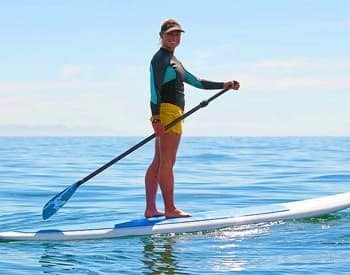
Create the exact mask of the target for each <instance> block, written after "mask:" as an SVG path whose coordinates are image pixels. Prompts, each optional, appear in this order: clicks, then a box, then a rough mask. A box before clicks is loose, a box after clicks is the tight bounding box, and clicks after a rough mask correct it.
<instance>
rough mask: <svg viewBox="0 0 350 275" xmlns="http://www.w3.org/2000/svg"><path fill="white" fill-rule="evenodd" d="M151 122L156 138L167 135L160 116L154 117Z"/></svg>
mask: <svg viewBox="0 0 350 275" xmlns="http://www.w3.org/2000/svg"><path fill="white" fill-rule="evenodd" d="M151 122H152V127H153V130H154V133H155V134H156V136H161V135H163V134H164V133H165V129H164V126H163V125H162V123H161V121H160V118H159V116H152V118H151Z"/></svg>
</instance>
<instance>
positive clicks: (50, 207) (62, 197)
mask: <svg viewBox="0 0 350 275" xmlns="http://www.w3.org/2000/svg"><path fill="white" fill-rule="evenodd" d="M228 90H229V89H224V90H221V91H220V92H218V93H216V94H215V95H213V96H212V97H210V98H208V99H207V100H203V101H202V102H201V103H199V104H198V105H197V106H196V107H194V108H192V109H191V110H189V111H188V112H186V113H185V114H183V115H182V116H180V117H178V118H176V119H175V120H174V121H172V122H170V123H169V124H167V125H166V126H165V127H164V128H165V129H166V130H168V129H169V128H171V127H173V126H174V125H175V124H176V123H178V122H180V121H181V120H183V119H185V118H186V117H188V116H190V115H191V114H193V113H194V112H196V111H197V110H199V109H201V108H203V107H206V106H207V105H208V104H209V102H210V101H212V100H214V99H215V98H217V97H219V96H221V95H222V94H224V93H225V92H227V91H228ZM155 136H156V135H155V134H152V135H150V136H149V137H147V138H145V139H144V140H142V141H141V142H139V143H138V144H136V145H134V146H133V147H131V148H130V149H128V150H126V151H125V152H124V153H122V154H120V155H119V156H117V157H115V158H114V159H112V160H111V161H110V162H108V163H106V164H105V165H103V166H101V167H100V168H98V169H97V170H95V171H94V172H92V173H91V174H89V175H87V176H86V177H85V178H83V179H81V180H79V181H77V182H76V183H74V184H73V185H71V186H69V187H67V188H66V189H64V190H63V191H62V192H60V193H58V194H57V195H56V196H54V197H53V198H52V199H51V200H49V201H48V202H47V203H46V204H45V206H44V208H43V212H42V217H43V219H44V220H46V219H48V218H50V217H51V216H52V215H53V214H55V213H56V212H57V211H58V210H59V209H60V208H61V207H62V206H63V205H64V204H65V203H66V202H67V201H68V200H69V199H70V198H71V196H73V194H74V193H75V191H76V190H77V189H78V187H79V186H80V185H82V184H83V183H85V182H87V181H88V180H89V179H91V178H93V177H94V176H96V175H97V174H99V173H101V172H102V171H103V170H105V169H107V168H108V167H110V166H112V165H113V164H114V163H116V162H117V161H119V160H121V159H122V158H124V157H126V156H127V155H129V154H130V153H132V152H133V151H135V150H136V149H138V148H140V147H141V146H143V145H144V144H146V143H147V142H149V141H150V140H152V139H153V138H155Z"/></svg>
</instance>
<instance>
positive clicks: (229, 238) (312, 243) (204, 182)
mask: <svg viewBox="0 0 350 275" xmlns="http://www.w3.org/2000/svg"><path fill="white" fill-rule="evenodd" d="M141 139H142V138H136V137H132V138H121V137H115V138H114V137H57V138H55V137H6V138H0V201H1V208H0V209H1V210H0V231H9V230H23V231H31V230H33V231H36V230H39V229H44V228H51V229H52V228H60V229H62V228H70V229H84V228H98V227H105V226H113V225H114V224H115V223H117V222H118V221H120V220H125V219H129V218H130V219H135V218H139V217H142V214H143V210H144V186H143V177H144V173H145V170H146V168H147V165H148V164H149V162H150V161H151V158H152V154H153V142H151V143H149V144H146V145H144V146H143V147H142V148H140V149H138V150H137V151H135V152H134V153H132V154H130V155H129V156H127V157H126V158H124V159H122V160H120V161H119V162H117V163H116V164H115V165H114V166H112V167H110V168H109V169H107V170H106V171H104V172H103V173H102V174H100V175H98V176H96V177H94V178H93V179H91V180H90V181H88V182H87V183H86V184H84V185H83V186H81V187H80V188H79V190H78V191H77V192H76V193H75V195H74V196H73V197H72V198H71V200H70V201H69V202H68V203H67V204H66V206H64V207H63V208H62V209H61V210H60V211H59V212H58V213H57V214H56V215H54V216H53V217H52V218H51V219H49V220H48V221H42V219H41V210H42V206H43V205H44V204H45V203H46V201H47V200H49V199H50V198H52V196H54V195H55V194H56V193H58V192H60V191H62V190H63V189H64V188H66V187H67V186H69V185H71V184H73V183H74V182H76V181H77V180H80V179H81V178H83V177H85V176H86V175H88V174H89V173H91V172H92V171H94V170H96V169H97V168H99V167H100V166H102V165H103V164H105V163H106V162H108V161H110V160H111V159H113V158H114V157H116V156H117V155H119V154H120V153H122V152H124V151H125V150H127V149H128V148H130V147H131V146H133V145H135V144H136V143H138V142H139V141H140V140H141ZM175 172H176V202H177V205H178V206H179V207H181V208H182V209H184V210H185V211H188V212H192V213H196V212H197V211H208V210H218V211H224V210H225V209H230V208H234V207H245V206H257V205H264V204H270V203H281V202H288V201H294V200H301V199H306V198H312V197H317V196H323V195H331V194H336V193H341V192H349V191H350V137H283V138H277V137H276V138H270V137H266V138H265V137H259V138H237V137H233V138H230V137H210V138H205V137H185V138H183V140H182V144H181V147H180V149H179V154H178V160H177V164H176V168H175ZM158 202H159V206H162V203H161V198H160V197H159V198H158ZM349 229H350V210H344V211H341V212H338V213H336V214H331V215H326V216H323V217H320V218H313V219H304V220H297V221H288V222H277V223H276V222H275V223H266V224H259V225H252V226H245V227H244V226H243V227H242V226H241V227H236V228H235V227H233V228H225V229H222V230H216V231H213V232H201V233H193V234H192V233H191V234H179V235H167V236H138V237H127V238H117V239H111V240H89V241H72V242H0V271H1V274H152V273H154V274H220V273H226V274H228V273H235V272H241V273H243V274H254V273H255V274H322V273H324V274H350V230H349Z"/></svg>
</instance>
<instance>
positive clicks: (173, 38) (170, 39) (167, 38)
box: [160, 31, 181, 51]
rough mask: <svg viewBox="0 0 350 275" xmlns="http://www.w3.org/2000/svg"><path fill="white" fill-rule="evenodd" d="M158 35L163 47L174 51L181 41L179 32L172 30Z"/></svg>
mask: <svg viewBox="0 0 350 275" xmlns="http://www.w3.org/2000/svg"><path fill="white" fill-rule="evenodd" d="M160 37H161V39H162V46H163V48H165V49H167V50H169V51H174V50H175V48H176V47H177V46H178V45H179V44H180V41H181V32H180V31H172V32H168V33H161V34H160Z"/></svg>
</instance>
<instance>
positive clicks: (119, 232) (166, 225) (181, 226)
mask: <svg viewBox="0 0 350 275" xmlns="http://www.w3.org/2000/svg"><path fill="white" fill-rule="evenodd" d="M348 207H350V192H349V193H341V194H336V195H331V196H324V197H318V198H312V199H306V200H300V201H294V202H287V203H280V204H271V205H266V206H259V207H245V208H237V209H231V210H230V211H227V212H225V213H220V214H219V213H217V212H215V211H211V212H205V213H199V214H194V215H193V217H190V218H178V219H165V218H163V217H160V218H149V219H146V218H142V219H135V220H130V221H125V222H120V223H118V224H116V225H115V226H114V227H111V228H101V229H85V230H68V231H63V230H58V229H53V230H52V229H46V230H39V231H36V232H20V231H8V232H0V240H2V241H4V240H7V241H70V240H88V239H107V238H118V237H125V236H138V235H152V234H169V233H185V232H198V231H209V230H215V229H220V228H225V227H232V226H238V225H249V224H257V223H265V222H273V221H282V220H294V219H301V218H310V217H316V216H320V215H324V214H328V213H333V212H337V211H340V210H343V209H346V208H348Z"/></svg>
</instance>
